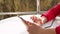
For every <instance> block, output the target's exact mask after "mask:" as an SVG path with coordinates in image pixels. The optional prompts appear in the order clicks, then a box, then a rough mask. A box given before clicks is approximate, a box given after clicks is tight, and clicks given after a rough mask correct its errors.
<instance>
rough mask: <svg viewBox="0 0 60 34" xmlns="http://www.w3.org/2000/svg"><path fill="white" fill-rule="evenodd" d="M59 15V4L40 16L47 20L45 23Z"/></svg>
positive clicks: (59, 27)
mask: <svg viewBox="0 0 60 34" xmlns="http://www.w3.org/2000/svg"><path fill="white" fill-rule="evenodd" d="M59 14H60V3H59V4H57V5H56V6H54V7H53V8H51V9H49V10H48V11H47V12H46V13H43V14H42V15H43V16H45V17H46V18H47V22H48V21H50V20H52V19H54V18H55V17H56V16H58V15H59ZM56 34H60V26H58V27H56Z"/></svg>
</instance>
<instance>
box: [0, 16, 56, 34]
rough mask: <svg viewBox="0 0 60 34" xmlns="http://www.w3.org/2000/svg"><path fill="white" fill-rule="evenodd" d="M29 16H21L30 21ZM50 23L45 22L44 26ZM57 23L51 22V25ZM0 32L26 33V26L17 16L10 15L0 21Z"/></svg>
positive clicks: (9, 33)
mask: <svg viewBox="0 0 60 34" xmlns="http://www.w3.org/2000/svg"><path fill="white" fill-rule="evenodd" d="M30 16H32V15H23V16H22V17H23V18H24V19H26V20H28V21H30ZM50 24H51V23H47V25H46V24H45V25H44V26H49V25H50ZM56 25H57V23H55V24H53V26H52V27H56ZM0 34H28V32H27V31H26V27H25V25H24V24H23V22H22V21H21V19H20V18H18V17H17V16H15V17H10V18H7V19H4V20H1V21H0Z"/></svg>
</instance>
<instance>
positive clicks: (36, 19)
mask: <svg viewBox="0 0 60 34" xmlns="http://www.w3.org/2000/svg"><path fill="white" fill-rule="evenodd" d="M31 19H32V20H33V22H34V23H38V24H39V25H43V24H44V23H45V22H46V19H45V17H40V18H38V17H36V16H31Z"/></svg>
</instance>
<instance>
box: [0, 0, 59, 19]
mask: <svg viewBox="0 0 60 34" xmlns="http://www.w3.org/2000/svg"><path fill="white" fill-rule="evenodd" d="M59 2H60V0H40V13H43V12H45V11H47V10H48V9H50V8H51V7H53V6H54V5H56V4H57V3H59ZM36 12H37V2H36V0H0V20H2V19H5V18H9V17H13V16H16V15H24V14H36Z"/></svg>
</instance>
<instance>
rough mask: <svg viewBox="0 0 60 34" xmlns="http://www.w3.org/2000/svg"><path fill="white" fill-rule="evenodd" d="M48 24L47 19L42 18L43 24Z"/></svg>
mask: <svg viewBox="0 0 60 34" xmlns="http://www.w3.org/2000/svg"><path fill="white" fill-rule="evenodd" d="M46 22H47V19H46V17H44V16H42V23H43V24H45V23H46Z"/></svg>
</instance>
